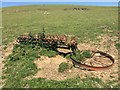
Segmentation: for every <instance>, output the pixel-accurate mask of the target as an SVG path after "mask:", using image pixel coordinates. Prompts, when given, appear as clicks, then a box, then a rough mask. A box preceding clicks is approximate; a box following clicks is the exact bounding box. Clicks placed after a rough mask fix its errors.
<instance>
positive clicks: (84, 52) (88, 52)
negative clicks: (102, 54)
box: [82, 50, 92, 58]
mask: <svg viewBox="0 0 120 90" xmlns="http://www.w3.org/2000/svg"><path fill="white" fill-rule="evenodd" d="M82 55H83V56H85V58H91V57H92V54H91V52H90V50H85V51H83V52H82Z"/></svg>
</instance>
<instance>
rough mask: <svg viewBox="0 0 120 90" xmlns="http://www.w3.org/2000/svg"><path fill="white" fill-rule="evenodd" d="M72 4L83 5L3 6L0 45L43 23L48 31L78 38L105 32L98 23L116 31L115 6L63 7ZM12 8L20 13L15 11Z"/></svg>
mask: <svg viewBox="0 0 120 90" xmlns="http://www.w3.org/2000/svg"><path fill="white" fill-rule="evenodd" d="M74 7H82V6H57V5H56V6H52V5H49V6H47V5H44V6H42V5H41V6H39V5H37V6H22V7H9V8H4V9H3V27H4V30H3V44H5V43H8V42H10V41H11V40H13V38H14V37H17V36H18V35H19V34H22V33H25V32H30V31H32V32H40V31H41V30H42V28H43V25H44V27H45V28H46V32H48V33H51V34H72V35H76V36H77V37H78V38H79V41H84V40H88V39H92V40H94V39H95V36H96V35H99V34H101V33H104V32H103V30H102V28H101V26H107V27H109V29H111V30H113V31H116V30H117V8H115V7H87V8H88V9H89V10H88V11H72V10H68V11H64V10H63V9H64V8H74ZM40 8H43V9H45V8H46V9H50V10H49V11H48V13H49V14H48V15H46V14H44V11H40V10H37V9H40ZM15 10H20V12H17V13H14V11H15ZM22 10H26V12H24V11H22ZM12 12H13V13H12ZM6 38H7V39H6Z"/></svg>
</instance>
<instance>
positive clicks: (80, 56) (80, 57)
mask: <svg viewBox="0 0 120 90" xmlns="http://www.w3.org/2000/svg"><path fill="white" fill-rule="evenodd" d="M71 57H72V58H73V59H74V60H76V61H77V62H81V61H85V60H86V58H85V56H84V55H83V54H81V51H76V52H75V55H72V56H71Z"/></svg>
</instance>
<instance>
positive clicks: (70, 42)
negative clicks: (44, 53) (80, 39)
mask: <svg viewBox="0 0 120 90" xmlns="http://www.w3.org/2000/svg"><path fill="white" fill-rule="evenodd" d="M17 42H18V43H19V44H25V45H27V44H32V45H39V46H41V47H45V48H50V49H52V50H55V51H57V49H58V48H64V49H68V50H71V52H69V53H64V54H65V55H67V54H70V58H71V61H72V63H73V65H74V66H75V67H79V68H82V69H84V70H92V71H96V70H103V69H107V68H110V67H112V66H113V64H114V58H113V57H112V56H111V55H109V54H107V53H105V52H102V51H99V50H91V53H92V57H91V58H95V54H99V57H104V58H101V60H99V63H100V62H101V61H103V62H106V63H107V64H106V65H101V66H100V65H97V66H94V65H92V64H91V65H90V64H86V63H82V62H78V61H76V60H75V58H73V57H72V56H76V53H75V52H76V51H79V50H78V48H77V39H76V37H69V36H66V35H50V34H45V31H44V29H43V32H42V33H38V34H35V35H33V34H32V33H29V34H25V35H20V36H19V37H18V38H17ZM106 59H107V60H106ZM96 61H97V60H96ZM94 62H95V60H94ZM108 63H109V64H108Z"/></svg>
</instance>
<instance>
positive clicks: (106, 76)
mask: <svg viewBox="0 0 120 90" xmlns="http://www.w3.org/2000/svg"><path fill="white" fill-rule="evenodd" d="M98 38H100V39H101V41H100V42H99V43H94V42H92V43H81V44H79V45H78V49H79V50H100V51H103V52H106V53H108V54H110V55H112V56H113V57H114V59H115V63H114V65H113V66H112V67H111V68H110V69H106V70H101V71H87V70H81V69H78V68H72V69H69V70H67V71H65V72H63V73H59V72H58V67H59V64H60V63H62V62H69V63H71V61H70V60H67V59H65V58H64V57H62V56H60V55H57V56H56V57H52V58H48V57H45V56H42V57H41V58H38V59H37V60H35V62H34V63H36V65H37V67H38V68H41V69H40V70H39V71H38V72H37V73H36V74H35V76H33V77H34V78H47V79H52V80H64V79H68V78H74V77H77V76H80V78H86V77H87V76H90V77H96V78H100V79H102V80H103V81H109V80H116V81H117V80H118V50H117V49H116V47H115V42H116V41H117V40H118V37H116V36H114V37H111V36H109V35H101V36H99V37H98ZM104 59H105V60H106V62H104V64H106V63H107V64H108V62H109V63H111V62H110V61H109V60H108V61H107V59H106V58H104ZM98 61H103V60H101V58H99V59H98ZM94 65H96V66H98V64H96V63H94Z"/></svg>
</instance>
